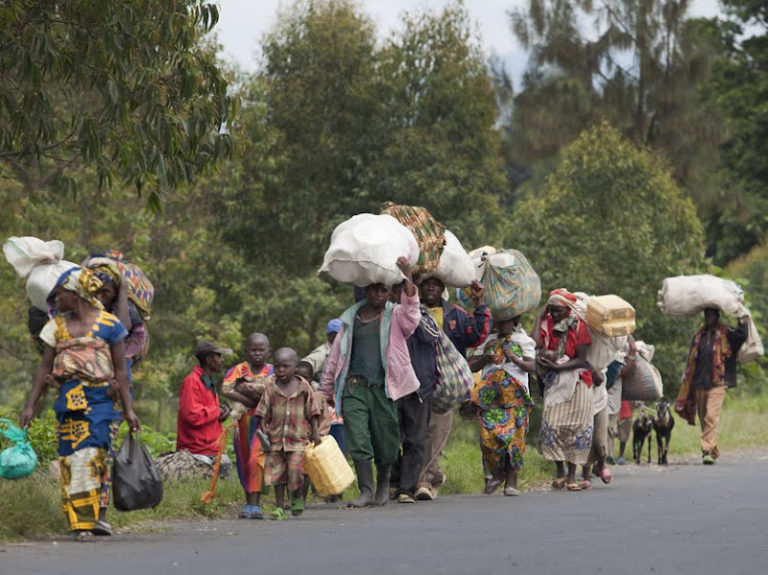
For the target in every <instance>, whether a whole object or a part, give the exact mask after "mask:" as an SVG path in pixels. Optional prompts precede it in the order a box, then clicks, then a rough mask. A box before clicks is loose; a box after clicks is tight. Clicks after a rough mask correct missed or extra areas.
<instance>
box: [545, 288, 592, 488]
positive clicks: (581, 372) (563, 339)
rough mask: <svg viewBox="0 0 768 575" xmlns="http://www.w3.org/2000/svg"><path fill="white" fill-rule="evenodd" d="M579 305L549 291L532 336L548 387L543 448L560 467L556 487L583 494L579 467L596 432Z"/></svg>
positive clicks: (559, 292)
mask: <svg viewBox="0 0 768 575" xmlns="http://www.w3.org/2000/svg"><path fill="white" fill-rule="evenodd" d="M576 303H577V298H576V296H574V295H573V294H572V293H571V292H569V291H568V290H566V289H556V290H554V291H552V292H550V294H549V299H548V300H547V305H546V306H545V307H544V308H543V309H542V310H541V312H540V313H539V317H538V318H537V320H536V325H535V326H534V328H533V333H532V335H533V339H534V340H535V342H536V348H537V350H538V354H537V367H538V369H539V376H540V378H541V379H542V380H543V384H544V392H543V394H544V413H543V415H542V422H541V430H540V432H539V449H540V450H541V454H542V455H543V456H544V458H545V459H548V460H550V461H554V462H555V465H556V467H557V477H556V479H555V480H554V482H553V483H552V487H554V488H555V489H562V488H563V487H567V488H568V490H569V491H581V486H580V485H579V484H578V483H577V482H576V468H577V467H578V466H579V465H585V464H586V463H587V458H588V457H589V450H590V448H591V446H592V431H593V430H592V394H591V392H590V388H591V387H592V372H591V371H590V369H589V367H588V365H587V362H586V357H587V350H588V348H589V346H590V344H591V343H592V338H591V337H590V335H589V330H588V329H587V325H586V323H585V322H583V321H582V320H580V319H579V317H578V316H577V314H576V313H575V312H574V310H573V307H574V305H575V304H576ZM566 465H567V473H566Z"/></svg>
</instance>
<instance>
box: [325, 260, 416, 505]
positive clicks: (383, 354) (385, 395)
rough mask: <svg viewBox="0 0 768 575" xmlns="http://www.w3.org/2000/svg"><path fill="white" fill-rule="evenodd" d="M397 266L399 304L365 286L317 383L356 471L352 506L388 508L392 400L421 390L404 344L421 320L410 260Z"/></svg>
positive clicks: (395, 443) (394, 430)
mask: <svg viewBox="0 0 768 575" xmlns="http://www.w3.org/2000/svg"><path fill="white" fill-rule="evenodd" d="M397 267H398V268H399V269H400V271H401V272H402V274H403V276H404V277H405V283H404V285H403V295H402V299H401V303H400V304H399V305H395V304H393V303H392V302H390V301H389V286H386V285H384V284H381V283H375V284H371V285H369V286H367V287H366V298H365V299H364V300H362V301H360V302H358V303H356V304H355V305H353V306H352V307H350V308H348V309H347V310H346V311H345V312H344V313H343V314H342V315H341V318H340V319H341V321H342V324H343V325H342V327H341V329H340V330H339V333H338V335H337V336H336V338H335V339H334V342H333V345H332V347H331V352H330V354H329V355H328V361H327V364H326V368H325V372H324V373H323V375H322V378H321V380H320V391H321V392H322V393H323V394H324V395H325V397H326V399H327V400H328V402H329V403H330V404H332V405H333V404H334V403H335V405H336V412H337V413H338V414H340V415H342V416H343V417H344V427H345V436H346V441H347V449H348V451H349V455H350V456H351V457H352V461H353V463H354V466H355V471H356V472H357V482H358V487H359V488H360V497H359V498H358V499H357V500H355V501H353V502H351V503H350V504H349V506H350V507H370V506H371V505H385V504H386V503H387V500H388V499H389V478H390V473H391V471H392V465H393V464H394V463H395V461H396V459H397V453H398V450H399V448H400V428H399V424H398V418H397V404H396V403H395V401H396V400H398V399H399V398H400V397H403V396H405V395H408V394H409V393H412V392H413V391H415V390H417V389H418V388H419V381H418V379H417V377H416V374H415V373H414V371H413V367H412V366H411V362H410V358H409V355H408V347H407V343H406V340H407V338H408V336H410V335H411V334H412V333H413V331H414V330H415V329H416V327H417V326H418V325H419V321H420V319H421V314H420V313H419V296H418V293H417V291H416V286H414V285H413V282H412V280H411V266H410V264H409V263H408V260H407V259H406V258H404V257H401V258H399V259H398V260H397ZM374 461H375V462H376V470H377V482H376V492H375V495H374V487H373V465H372V463H373V462H374Z"/></svg>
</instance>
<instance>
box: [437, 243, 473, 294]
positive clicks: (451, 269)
mask: <svg viewBox="0 0 768 575" xmlns="http://www.w3.org/2000/svg"><path fill="white" fill-rule="evenodd" d="M435 277H436V278H438V279H439V280H440V281H442V282H443V283H444V284H445V285H446V286H450V287H457V288H463V287H467V286H468V285H469V284H471V283H472V281H473V280H474V279H475V264H474V263H473V262H472V258H470V257H469V254H468V253H467V251H466V250H465V249H464V247H463V246H462V245H461V242H460V241H459V239H458V238H457V237H456V236H455V235H453V233H451V232H450V231H449V230H445V247H444V248H443V253H442V254H441V255H440V264H438V266H437V271H436V272H435Z"/></svg>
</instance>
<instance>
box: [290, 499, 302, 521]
mask: <svg viewBox="0 0 768 575" xmlns="http://www.w3.org/2000/svg"><path fill="white" fill-rule="evenodd" d="M302 513H304V502H303V501H302V500H301V499H295V500H294V501H291V515H293V516H294V517H298V516H299V515H301V514H302Z"/></svg>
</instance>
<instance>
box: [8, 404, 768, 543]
mask: <svg viewBox="0 0 768 575" xmlns="http://www.w3.org/2000/svg"><path fill="white" fill-rule="evenodd" d="M538 410H539V408H538V407H537V410H535V411H534V413H533V416H532V418H531V430H530V432H529V440H532V439H534V438H535V436H536V433H537V432H538V425H539V419H540V412H539V411H538ZM766 414H768V395H765V394H761V395H750V394H749V392H748V391H747V390H736V391H734V392H731V393H729V395H728V396H726V400H725V406H724V409H723V414H722V417H721V419H720V426H719V439H718V444H719V445H720V449H721V451H722V452H723V453H725V454H727V453H728V452H729V451H735V450H738V449H748V448H753V447H757V446H765V445H768V426H766V425H765V423H764V422H765V418H766ZM628 449H629V452H628V454H631V445H630V446H629V447H628ZM698 452H699V428H698V426H696V427H692V426H689V425H687V424H686V423H685V422H684V421H683V420H682V419H680V418H679V417H678V418H676V423H675V430H674V432H673V436H672V444H671V448H670V455H671V456H672V457H674V456H676V455H677V456H679V455H691V454H697V453H698ZM654 457H655V447H654ZM441 466H442V468H443V470H444V471H445V473H446V474H447V475H448V481H447V482H446V484H445V486H444V487H443V488H442V489H441V491H440V492H441V493H445V494H450V493H479V492H481V491H482V488H483V483H484V480H483V468H482V463H481V459H480V448H479V445H478V437H477V423H476V422H473V421H472V422H470V421H465V420H462V419H461V418H459V417H458V415H457V416H456V417H455V419H454V428H453V433H452V434H451V438H450V440H449V442H448V447H447V449H446V452H445V455H444V457H443V461H442V463H441ZM553 471H554V469H553V465H552V463H551V462H548V461H545V460H544V459H543V458H542V457H541V456H540V455H539V454H538V452H537V451H536V449H535V447H534V446H533V445H529V446H528V450H527V453H526V456H525V465H524V466H523V469H522V470H521V472H520V477H519V483H520V487H521V488H522V489H531V488H536V487H540V486H543V485H546V483H548V481H549V479H550V478H551V476H552V473H553ZM209 485H210V482H209V481H206V480H199V481H188V482H177V483H166V485H165V493H164V498H163V501H162V503H161V504H160V505H158V506H157V507H156V508H155V509H148V510H143V511H133V512H129V513H121V512H118V511H115V510H114V509H110V511H109V516H108V520H109V521H110V523H111V524H112V526H113V527H114V528H115V529H117V530H135V531H139V530H140V531H153V530H154V531H156V530H158V529H162V523H161V522H163V521H167V520H172V519H176V520H202V519H217V518H233V517H236V516H237V512H238V511H239V510H240V507H241V506H242V505H243V503H244V501H243V492H242V489H241V487H240V483H239V482H238V480H237V477H236V475H233V476H231V477H229V478H227V479H226V480H221V481H219V483H218V486H217V491H216V497H215V499H214V500H213V502H212V503H211V504H210V505H204V504H203V503H202V502H201V501H200V494H201V493H203V492H205V491H207V490H208V488H209ZM356 494H357V489H356V487H355V486H352V487H350V488H349V489H348V490H347V491H346V492H345V498H344V499H345V500H346V501H349V500H351V499H353V498H354V497H355V496H356ZM59 497H60V487H59V483H58V481H56V480H53V479H51V478H49V477H48V475H47V472H46V468H45V466H42V465H41V466H40V469H39V471H38V472H37V473H36V474H34V475H33V476H31V477H28V478H25V479H20V480H16V481H11V480H5V479H0V541H2V540H6V541H7V540H18V539H24V538H35V537H49V536H52V535H56V534H61V533H65V532H66V531H67V525H66V522H65V520H64V517H63V515H62V513H61V507H60V503H59V501H60V500H59ZM262 500H263V505H262V509H263V510H264V511H265V513H268V512H270V511H271V510H272V509H273V502H274V494H273V493H272V492H271V491H270V492H268V493H265V494H264V495H263V496H262Z"/></svg>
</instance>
